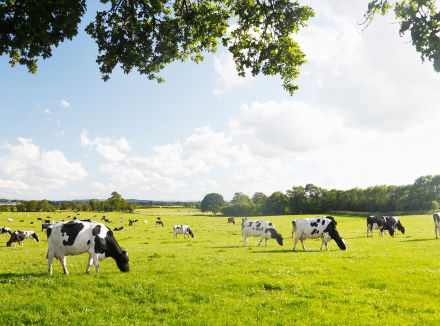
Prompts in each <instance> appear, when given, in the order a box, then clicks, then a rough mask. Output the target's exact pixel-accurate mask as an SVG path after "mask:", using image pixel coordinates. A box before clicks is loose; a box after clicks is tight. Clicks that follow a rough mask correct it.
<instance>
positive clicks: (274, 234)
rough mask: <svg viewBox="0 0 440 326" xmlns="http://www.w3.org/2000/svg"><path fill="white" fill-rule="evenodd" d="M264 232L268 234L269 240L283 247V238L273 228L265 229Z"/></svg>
mask: <svg viewBox="0 0 440 326" xmlns="http://www.w3.org/2000/svg"><path fill="white" fill-rule="evenodd" d="M265 232H270V238H271V239H276V240H277V242H278V244H279V245H280V246H283V245H284V239H283V236H282V235H281V234H280V233H278V232H277V230H275V229H274V228H267V229H266V231H265Z"/></svg>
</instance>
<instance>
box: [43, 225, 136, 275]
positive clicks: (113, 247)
mask: <svg viewBox="0 0 440 326" xmlns="http://www.w3.org/2000/svg"><path fill="white" fill-rule="evenodd" d="M47 243H48V249H47V256H46V258H47V261H48V264H49V274H52V261H53V259H54V258H56V259H58V260H59V261H60V262H61V265H62V267H63V271H64V273H65V274H69V272H68V271H67V267H66V256H68V255H72V256H73V255H79V254H82V253H86V252H88V253H89V260H88V264H87V269H86V273H88V272H89V270H90V267H91V265H92V262H93V264H94V265H95V270H96V273H99V261H101V260H103V259H105V258H107V257H112V258H113V259H114V260H115V261H116V265H118V267H119V269H120V270H121V271H122V272H128V271H130V268H129V265H128V255H127V252H126V251H123V250H122V249H121V247H120V246H119V244H118V243H117V241H116V239H115V237H114V236H113V232H112V231H111V230H110V229H109V228H108V227H107V226H105V225H104V224H102V223H98V222H84V221H80V220H76V221H69V222H59V223H56V224H54V225H51V226H49V228H48V229H47Z"/></svg>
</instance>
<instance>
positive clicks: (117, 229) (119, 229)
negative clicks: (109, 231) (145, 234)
mask: <svg viewBox="0 0 440 326" xmlns="http://www.w3.org/2000/svg"><path fill="white" fill-rule="evenodd" d="M123 229H124V227H123V226H120V227H118V228H114V229H113V231H122V230H123Z"/></svg>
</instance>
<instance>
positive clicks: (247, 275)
mask: <svg viewBox="0 0 440 326" xmlns="http://www.w3.org/2000/svg"><path fill="white" fill-rule="evenodd" d="M70 214H71V213H70ZM95 214H96V213H81V217H83V218H89V217H91V216H93V215H95ZM29 215H30V216H29V217H26V214H21V215H20V216H17V215H11V213H2V214H1V215H0V221H1V222H0V223H1V225H0V226H6V225H8V226H10V227H11V229H31V230H35V231H37V233H38V235H39V236H40V238H41V242H40V243H35V242H33V243H30V242H29V240H25V244H24V247H23V248H19V247H18V246H17V247H16V248H14V247H11V248H7V247H6V241H7V238H5V237H2V238H0V239H1V240H0V295H1V296H0V304H1V307H2V310H1V318H0V320H1V321H0V324H4V325H20V324H23V325H30V324H44V325H49V324H51V325H60V324H71V325H72V324H74V325H81V324H84V325H90V324H98V325H100V324H127V325H146V324H150V325H155V324H164V325H249V324H251V325H256V324H261V325H286V324H289V323H297V324H313V325H317V324H319V325H335V324H352V325H358V324H363V325H364V324H386V325H395V324H405V325H408V324H410V325H411V324H412V325H415V324H418V325H420V324H436V323H437V320H438V314H439V313H440V308H439V305H438V294H439V293H440V284H439V282H438V277H439V276H440V275H439V274H440V268H439V267H440V262H439V259H438V256H439V249H438V248H439V246H440V240H436V239H435V236H434V228H433V222H432V218H431V217H430V216H404V217H401V218H400V219H401V221H402V224H403V225H404V226H405V227H406V229H407V233H406V234H405V235H401V234H400V233H399V234H397V235H396V236H395V237H394V238H391V237H389V236H388V235H386V236H385V237H383V238H382V237H379V235H378V232H377V231H376V232H375V237H374V238H366V222H365V219H363V218H359V217H336V219H337V221H338V229H339V232H340V234H341V236H342V237H343V238H344V239H345V240H346V243H347V247H348V250H347V251H341V250H339V249H338V247H337V245H336V244H335V243H334V242H333V241H332V242H330V245H329V248H330V251H328V252H326V251H320V250H319V248H320V245H321V243H320V241H319V240H306V242H305V244H306V247H307V248H308V249H309V250H308V251H307V252H303V251H302V250H298V251H296V252H293V251H292V248H293V239H292V238H290V235H291V221H292V219H296V218H298V217H297V216H296V217H292V216H274V217H265V219H268V220H270V221H272V222H274V224H275V225H276V227H277V229H278V231H279V232H280V233H281V234H282V235H283V236H284V239H285V245H284V246H283V247H280V246H279V245H278V244H277V243H276V241H274V240H270V241H269V245H268V246H267V247H256V245H257V243H258V241H259V239H257V238H250V239H249V240H248V245H249V247H247V248H245V247H243V239H242V237H241V227H240V219H236V223H237V224H236V225H230V224H229V225H228V224H227V223H226V222H227V219H226V218H225V217H214V216H178V215H176V216H166V214H160V216H162V220H163V222H164V225H165V227H164V228H161V227H157V228H156V227H155V224H154V220H155V218H152V217H147V218H144V216H141V215H128V214H120V213H106V214H105V215H106V216H107V218H109V219H110V220H112V221H113V223H112V224H110V225H111V227H112V228H113V227H115V226H120V225H122V224H121V223H120V222H119V221H120V216H121V215H123V216H124V219H125V221H126V223H125V224H124V225H125V227H126V229H125V230H123V231H121V232H115V236H116V238H117V240H118V242H119V244H120V245H121V246H122V247H123V248H124V249H128V253H129V257H130V268H131V271H130V273H121V272H119V270H118V269H117V266H116V264H115V263H114V261H113V260H111V258H110V259H107V260H105V261H103V262H101V264H100V272H101V274H99V275H96V274H94V272H93V269H92V272H91V273H90V274H89V275H87V274H85V273H84V272H85V268H86V265H87V256H86V255H80V256H75V257H68V258H67V267H68V268H69V272H70V273H71V274H70V275H64V274H63V273H62V269H61V265H60V264H59V263H58V262H54V275H53V276H49V275H48V274H47V261H46V259H45V255H46V250H47V242H46V236H45V235H44V233H42V232H41V229H40V224H39V222H38V223H36V224H35V225H30V224H29V221H31V220H32V221H34V220H36V219H35V217H37V216H39V215H38V214H36V213H29ZM47 215H51V216H52V217H53V218H55V220H60V219H61V218H63V217H61V216H60V214H55V215H53V214H50V213H49V214H43V217H44V216H47ZM61 215H62V216H67V215H69V213H63V214H61ZM71 215H72V214H71ZM99 216H100V217H101V216H102V214H99ZM158 216H159V215H158ZM6 217H12V218H13V219H14V222H13V223H9V224H8V223H7V222H6ZM64 218H65V217H64ZM128 218H131V219H134V218H136V219H138V220H139V222H137V223H136V224H135V225H134V226H132V227H128V225H127V224H128V223H127V222H128ZM20 219H24V220H25V222H19V220H20ZM145 219H147V220H148V221H149V222H148V223H142V221H143V220H145ZM174 224H188V225H190V226H191V227H192V229H193V232H194V234H195V236H196V238H195V239H183V237H182V236H181V235H179V238H178V239H173V232H172V225H174ZM263 243H264V242H263Z"/></svg>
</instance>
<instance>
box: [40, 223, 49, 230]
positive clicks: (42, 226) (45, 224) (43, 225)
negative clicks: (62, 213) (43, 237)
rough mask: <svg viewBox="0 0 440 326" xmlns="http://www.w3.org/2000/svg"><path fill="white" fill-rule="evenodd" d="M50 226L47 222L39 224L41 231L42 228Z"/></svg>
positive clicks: (45, 228)
mask: <svg viewBox="0 0 440 326" xmlns="http://www.w3.org/2000/svg"><path fill="white" fill-rule="evenodd" d="M49 226H50V224H48V223H43V224H41V231H43V230H47V228H48V227H49Z"/></svg>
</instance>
